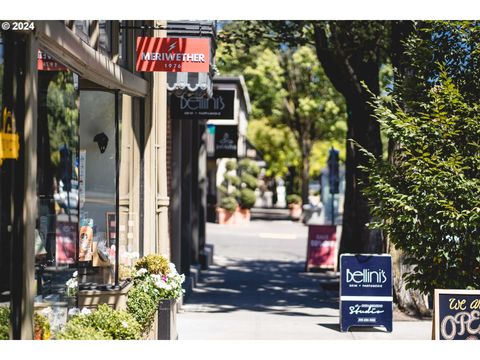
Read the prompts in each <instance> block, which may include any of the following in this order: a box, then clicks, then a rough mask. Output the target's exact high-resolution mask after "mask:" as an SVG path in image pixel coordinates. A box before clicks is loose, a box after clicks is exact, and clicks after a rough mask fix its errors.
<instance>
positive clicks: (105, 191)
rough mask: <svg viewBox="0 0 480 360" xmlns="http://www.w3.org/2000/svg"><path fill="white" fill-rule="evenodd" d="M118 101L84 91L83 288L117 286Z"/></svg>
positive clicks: (113, 96) (104, 93)
mask: <svg viewBox="0 0 480 360" xmlns="http://www.w3.org/2000/svg"><path fill="white" fill-rule="evenodd" d="M116 101H117V96H116V94H115V93H112V92H107V91H98V90H82V91H81V92H80V108H81V112H80V153H81V154H82V159H81V160H82V162H81V169H80V173H81V177H80V184H81V195H80V196H81V198H82V200H81V203H80V226H81V229H80V253H79V278H80V281H79V286H80V289H105V288H107V289H108V288H110V287H111V286H113V285H115V282H116V276H115V274H116V269H115V264H116V249H117V244H116V214H117V187H116V178H117V176H116V174H117V149H116V141H115V139H116V124H117V120H116V116H117V110H116V103H115V102H116Z"/></svg>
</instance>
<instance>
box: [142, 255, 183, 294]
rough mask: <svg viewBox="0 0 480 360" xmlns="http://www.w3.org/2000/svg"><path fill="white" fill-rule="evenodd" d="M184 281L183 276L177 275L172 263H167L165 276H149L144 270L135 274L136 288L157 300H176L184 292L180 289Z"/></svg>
mask: <svg viewBox="0 0 480 360" xmlns="http://www.w3.org/2000/svg"><path fill="white" fill-rule="evenodd" d="M184 281H185V275H183V274H179V273H178V272H177V269H176V268H175V265H174V264H172V263H169V271H168V273H167V274H151V273H149V272H148V270H147V269H145V268H140V269H138V270H137V273H136V274H135V282H136V283H137V286H139V287H141V288H143V289H144V290H145V292H147V293H149V294H154V295H155V297H157V298H158V299H178V298H179V297H180V296H181V295H182V294H183V293H184V292H185V291H184V290H183V289H182V283H183V282H184Z"/></svg>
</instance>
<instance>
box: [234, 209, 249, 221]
mask: <svg viewBox="0 0 480 360" xmlns="http://www.w3.org/2000/svg"><path fill="white" fill-rule="evenodd" d="M237 212H238V214H239V220H240V223H241V224H248V223H249V222H250V209H238V210H237Z"/></svg>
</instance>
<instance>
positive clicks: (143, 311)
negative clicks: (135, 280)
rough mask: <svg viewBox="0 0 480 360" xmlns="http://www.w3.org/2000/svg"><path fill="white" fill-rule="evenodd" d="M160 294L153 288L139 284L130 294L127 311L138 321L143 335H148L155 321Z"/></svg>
mask: <svg viewBox="0 0 480 360" xmlns="http://www.w3.org/2000/svg"><path fill="white" fill-rule="evenodd" d="M159 298H160V297H159V292H158V291H156V290H155V288H153V287H148V286H144V285H143V283H139V284H137V285H136V286H135V287H134V288H133V289H132V290H130V291H129V292H128V299H127V311H128V312H129V313H130V314H132V316H133V317H134V318H135V320H137V322H138V323H139V324H140V326H141V327H142V333H146V332H147V331H148V330H149V329H150V327H151V325H152V323H153V321H154V316H155V313H156V311H157V309H158V302H159V300H160V299H159Z"/></svg>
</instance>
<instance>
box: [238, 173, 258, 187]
mask: <svg viewBox="0 0 480 360" xmlns="http://www.w3.org/2000/svg"><path fill="white" fill-rule="evenodd" d="M240 178H241V180H242V183H244V184H245V185H246V186H247V188H249V189H252V190H255V189H256V188H257V187H258V180H257V178H256V177H255V176H253V175H251V174H249V173H242V175H241V176H240Z"/></svg>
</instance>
